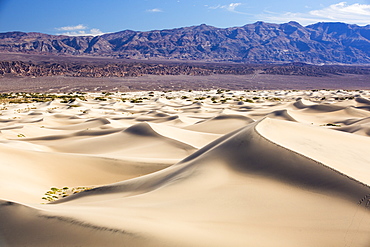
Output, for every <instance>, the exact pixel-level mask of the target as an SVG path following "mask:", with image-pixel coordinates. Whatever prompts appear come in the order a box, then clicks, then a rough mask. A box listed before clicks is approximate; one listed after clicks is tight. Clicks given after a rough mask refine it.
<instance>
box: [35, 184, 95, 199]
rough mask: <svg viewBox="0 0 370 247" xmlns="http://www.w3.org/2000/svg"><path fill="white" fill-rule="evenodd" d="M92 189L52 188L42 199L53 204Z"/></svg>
mask: <svg viewBox="0 0 370 247" xmlns="http://www.w3.org/2000/svg"><path fill="white" fill-rule="evenodd" d="M91 189H92V188H91V187H73V188H68V187H63V188H61V189H59V188H56V187H52V188H50V190H48V191H46V193H45V195H44V196H43V197H42V198H41V199H43V200H46V201H48V202H53V201H56V200H58V199H61V198H64V197H67V196H70V195H73V194H76V193H80V192H82V191H85V190H91Z"/></svg>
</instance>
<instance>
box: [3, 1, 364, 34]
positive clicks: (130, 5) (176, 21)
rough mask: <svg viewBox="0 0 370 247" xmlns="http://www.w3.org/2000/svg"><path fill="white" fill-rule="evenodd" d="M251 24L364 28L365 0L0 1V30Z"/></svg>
mask: <svg viewBox="0 0 370 247" xmlns="http://www.w3.org/2000/svg"><path fill="white" fill-rule="evenodd" d="M256 21H264V22H270V23H286V22H289V21H296V22H299V23H300V24H302V25H304V26H306V25H309V24H313V23H317V22H345V23H350V24H357V25H360V26H365V25H368V24H370V0H361V1H360V0H355V1H349V0H348V1H346V2H343V1H340V0H339V1H338V0H279V1H276V0H231V1H228V0H0V32H10V31H22V32H41V33H47V34H64V35H72V36H76V35H101V34H104V33H112V32H118V31H122V30H127V29H129V30H135V31H150V30H162V29H172V28H179V27H186V26H194V25H200V24H207V25H211V26H215V27H220V28H226V27H235V26H244V25H246V24H251V23H254V22H256Z"/></svg>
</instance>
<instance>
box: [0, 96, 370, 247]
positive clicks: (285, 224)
mask: <svg viewBox="0 0 370 247" xmlns="http://www.w3.org/2000/svg"><path fill="white" fill-rule="evenodd" d="M84 97H85V100H82V99H76V100H75V101H73V102H68V103H63V102H62V101H61V100H60V99H55V100H53V101H49V102H32V103H6V102H5V103H3V104H2V105H1V115H0V132H1V133H0V154H1V162H0V246H5V247H8V246H17V247H18V246H37V247H40V246H41V247H42V246H261V247H276V246H284V247H287V246H288V247H289V246H292V247H293V246H294V247H295V246H303V247H305V246H307V247H313V246H325V247H327V246H335V247H339V246H343V247H344V246H356V247H361V246H363V247H369V246H370V153H369V147H370V91H367V90H361V91H359V90H357V91H345V90H335V91H331V90H310V91H296V90H291V91H283V90H279V91H267V90H265V91H217V90H211V91H191V92H188V91H175V92H159V91H158V92H145V91H143V92H130V93H120V92H115V93H111V94H106V93H88V94H85V95H84ZM102 99H103V100H102ZM122 99H124V100H122ZM135 99H136V100H135ZM52 187H55V188H63V187H68V189H66V190H65V192H66V193H67V194H68V195H69V196H66V197H63V198H62V197H60V199H59V200H55V201H51V202H48V201H47V200H45V199H42V198H43V197H44V198H45V197H47V195H45V193H47V191H49V190H50V189H51V188H52ZM78 187H84V188H85V189H87V190H85V189H81V190H85V191H82V192H79V193H75V194H73V192H72V189H73V188H78ZM70 194H71V195H70ZM54 199H56V198H54Z"/></svg>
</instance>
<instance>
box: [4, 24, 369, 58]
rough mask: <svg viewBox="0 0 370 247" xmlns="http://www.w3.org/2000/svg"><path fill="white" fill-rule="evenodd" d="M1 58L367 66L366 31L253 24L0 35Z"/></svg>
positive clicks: (361, 28) (364, 28)
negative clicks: (13, 55)
mask: <svg viewBox="0 0 370 247" xmlns="http://www.w3.org/2000/svg"><path fill="white" fill-rule="evenodd" d="M0 52H21V53H29V54H61V55H92V56H106V57H115V58H130V59H160V60H162V59H172V60H189V61H194V60H198V61H209V62H242V63H286V62H304V63H313V64H323V63H324V64H369V63H370V25H367V26H358V25H351V24H345V23H316V24H313V25H309V26H306V27H304V26H302V25H300V24H299V23H297V22H289V23H284V24H272V23H264V22H256V23H254V24H248V25H245V26H242V27H231V28H216V27H212V26H208V25H204V24H202V25H200V26H192V27H184V28H177V29H171V30H155V31H148V32H136V31H132V30H125V31H122V32H117V33H110V34H104V35H101V36H95V37H92V36H79V37H73V36H63V35H59V36H57V35H48V34H41V33H23V32H8V33H1V34H0Z"/></svg>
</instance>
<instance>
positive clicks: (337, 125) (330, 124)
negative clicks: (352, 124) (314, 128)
mask: <svg viewBox="0 0 370 247" xmlns="http://www.w3.org/2000/svg"><path fill="white" fill-rule="evenodd" d="M324 126H333V127H341V125H340V124H333V123H327V124H324Z"/></svg>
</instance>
